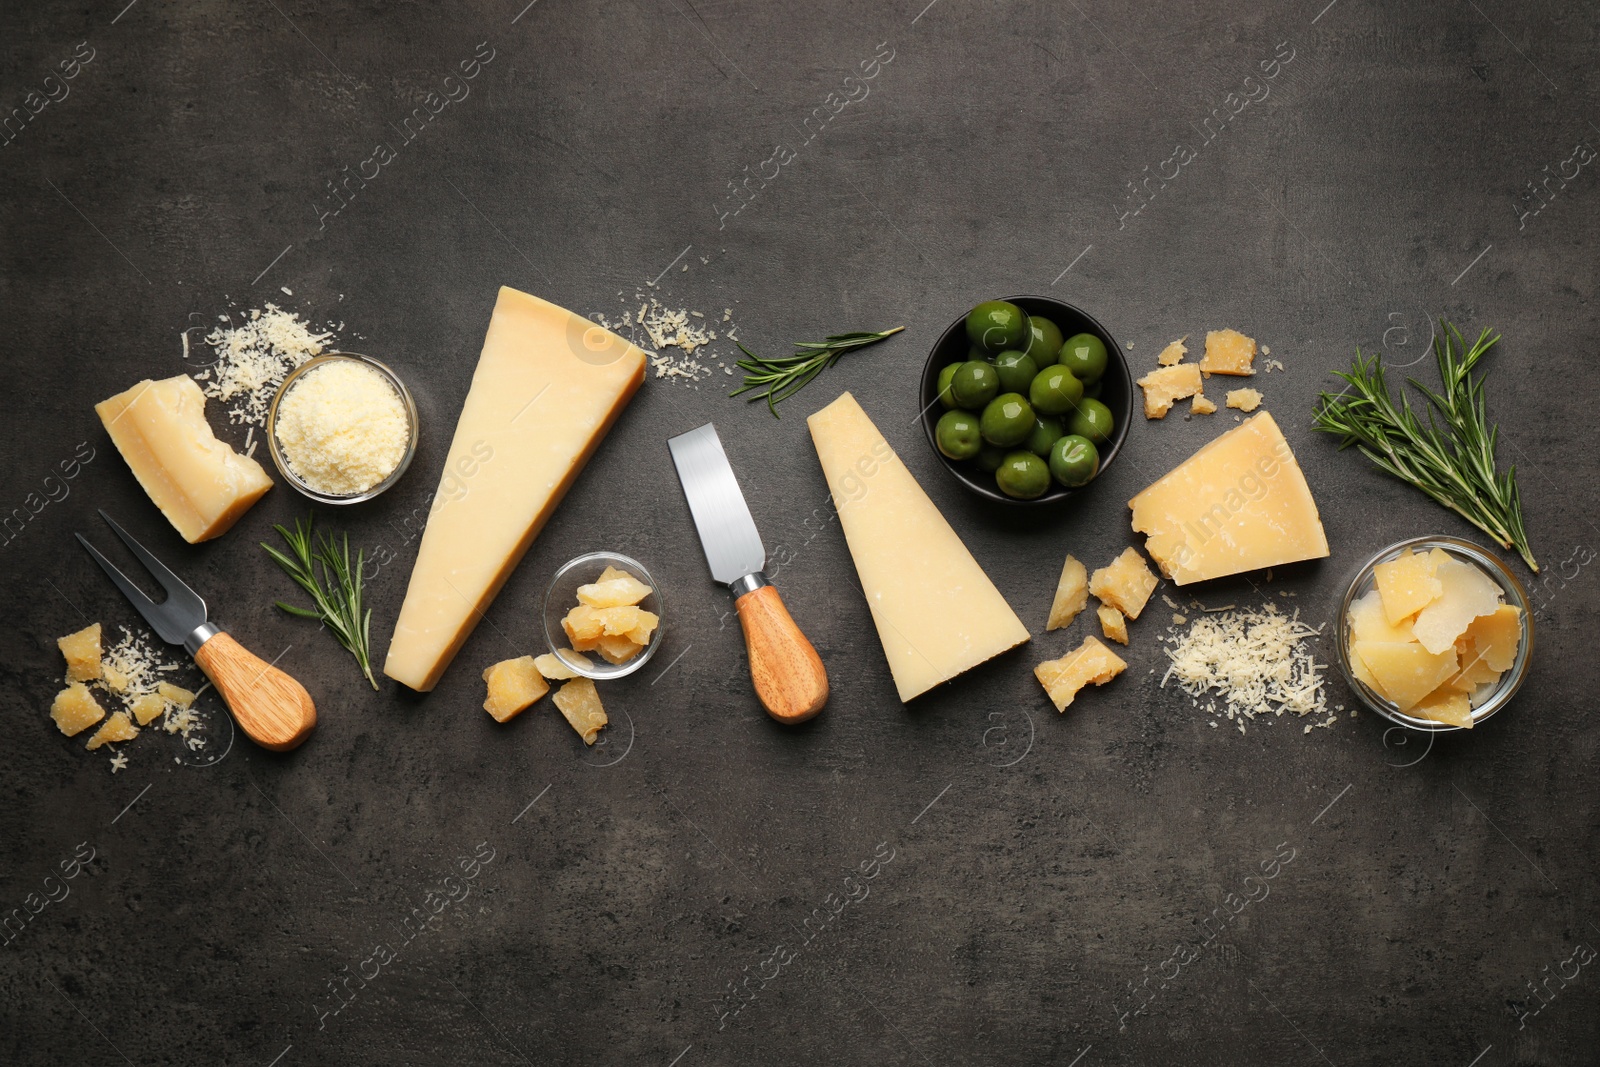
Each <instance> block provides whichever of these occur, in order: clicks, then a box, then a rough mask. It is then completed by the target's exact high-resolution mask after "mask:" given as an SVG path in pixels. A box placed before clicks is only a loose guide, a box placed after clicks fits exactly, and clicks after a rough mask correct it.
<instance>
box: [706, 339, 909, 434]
mask: <svg viewBox="0 0 1600 1067" xmlns="http://www.w3.org/2000/svg"><path fill="white" fill-rule="evenodd" d="M903 329H905V327H904V326H896V327H895V328H894V329H892V330H884V331H883V332H882V333H870V332H860V331H858V332H855V333H836V334H833V335H831V336H830V337H829V338H828V339H827V340H826V341H822V342H816V341H796V342H795V345H794V346H795V347H796V348H798V349H799V350H800V351H798V352H796V353H795V354H794V355H792V356H781V357H779V358H777V359H765V358H763V357H761V356H758V355H756V354H755V353H754V352H752V351H750V350H749V349H748V348H746V347H745V346H744V344H743V342H740V343H739V351H741V352H743V353H744V354H745V355H747V356H749V357H750V358H749V359H741V360H740V361H739V369H740V370H742V371H744V372H745V375H744V385H743V386H741V387H739V388H738V389H735V390H734V391H733V392H731V393H729V394H728V395H729V396H730V397H732V396H738V395H739V394H740V393H747V392H749V391H750V390H752V389H759V388H760V387H762V386H766V392H763V393H757V394H756V395H755V396H753V397H751V398H750V399H751V400H760V399H762V398H763V397H764V398H766V401H767V410H769V411H771V412H772V417H773V418H778V417H779V415H778V405H779V404H781V403H782V402H783V401H785V400H787V399H789V398H790V397H791V396H793V395H794V394H796V393H798V392H799V391H800V390H802V389H804V388H805V387H806V386H807V385H809V384H810V383H811V379H813V378H815V377H816V376H817V375H819V374H821V373H822V372H823V371H825V370H827V369H828V368H829V367H831V366H833V365H834V364H835V363H837V362H839V357H840V356H842V355H844V354H845V353H846V352H849V351H852V350H854V349H857V348H864V347H866V346H867V345H875V344H877V343H878V342H879V341H882V340H883V339H884V338H886V337H892V336H893V335H895V334H897V333H899V332H900V331H901V330H903Z"/></svg>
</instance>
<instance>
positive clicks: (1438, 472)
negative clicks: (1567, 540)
mask: <svg viewBox="0 0 1600 1067" xmlns="http://www.w3.org/2000/svg"><path fill="white" fill-rule="evenodd" d="M1440 325H1441V326H1442V327H1443V330H1442V333H1441V335H1439V336H1436V337H1435V338H1434V341H1433V355H1434V359H1435V360H1436V361H1437V362H1438V365H1439V380H1440V381H1441V382H1442V383H1443V386H1444V391H1443V392H1442V393H1436V392H1434V391H1433V390H1431V389H1429V388H1428V387H1427V386H1425V385H1423V384H1422V383H1421V382H1419V381H1417V380H1416V379H1415V378H1411V379H1408V381H1410V382H1411V384H1412V385H1413V386H1415V387H1416V388H1417V389H1418V390H1420V391H1421V392H1422V395H1423V396H1424V397H1426V398H1427V401H1428V403H1427V407H1426V409H1425V410H1426V411H1427V416H1428V417H1427V424H1426V425H1424V424H1423V420H1422V419H1420V418H1418V416H1417V412H1416V411H1415V410H1414V409H1413V408H1412V407H1411V401H1410V399H1408V398H1407V396H1406V394H1405V388H1404V387H1403V386H1402V387H1401V389H1400V400H1399V406H1396V404H1395V400H1394V398H1393V397H1391V395H1390V393H1389V385H1388V383H1387V382H1386V381H1385V380H1384V374H1383V362H1382V359H1381V358H1380V357H1378V356H1376V355H1375V356H1373V357H1372V358H1371V359H1367V358H1366V357H1364V356H1362V354H1361V350H1360V349H1359V348H1358V349H1356V359H1355V363H1354V365H1353V366H1352V367H1351V369H1350V372H1349V373H1339V377H1340V378H1343V379H1344V380H1345V381H1346V382H1347V383H1348V384H1349V388H1348V389H1346V390H1345V391H1344V392H1342V393H1339V394H1338V395H1333V394H1330V393H1323V394H1322V395H1321V396H1320V398H1319V399H1318V401H1317V410H1316V414H1315V418H1314V421H1313V425H1314V426H1315V427H1316V428H1317V429H1318V430H1322V431H1323V432H1325V433H1331V434H1337V435H1339V437H1341V438H1342V439H1343V440H1342V441H1341V442H1340V445H1339V447H1340V448H1346V447H1348V446H1350V445H1355V446H1356V447H1357V448H1358V449H1360V451H1361V453H1362V454H1363V455H1365V456H1366V457H1367V458H1368V459H1369V460H1371V461H1372V462H1373V464H1374V465H1376V466H1377V467H1378V469H1380V470H1382V471H1385V472H1387V473H1389V474H1391V475H1393V476H1394V477H1396V478H1399V479H1400V480H1401V481H1404V482H1408V483H1410V484H1411V485H1413V486H1416V487H1417V488H1418V489H1420V490H1422V491H1423V492H1424V493H1426V494H1427V495H1428V496H1429V497H1430V498H1431V499H1433V500H1434V501H1435V502H1436V503H1439V504H1442V505H1443V506H1445V507H1447V508H1449V509H1450V510H1451V511H1454V512H1455V513H1456V514H1458V515H1460V516H1461V517H1462V518H1464V519H1466V520H1467V521H1468V522H1470V523H1472V524H1473V525H1474V526H1476V527H1478V529H1480V530H1482V531H1483V532H1484V533H1486V534H1488V535H1489V536H1490V537H1493V538H1494V539H1495V540H1496V541H1499V542H1500V544H1501V546H1502V547H1505V548H1513V547H1514V548H1515V549H1516V550H1517V551H1518V552H1519V553H1520V554H1521V555H1522V558H1523V560H1525V561H1526V562H1527V564H1528V567H1529V568H1530V569H1532V570H1533V571H1534V573H1538V570H1539V565H1538V564H1537V563H1535V562H1534V559H1533V550H1532V548H1530V547H1529V545H1528V534H1527V531H1526V530H1525V529H1524V528H1523V524H1522V496H1521V494H1520V493H1519V492H1518V490H1517V479H1516V475H1517V468H1516V466H1515V465H1513V466H1512V467H1511V468H1510V469H1509V470H1507V471H1506V472H1505V473H1504V474H1501V473H1498V472H1497V471H1496V468H1495V458H1494V451H1495V444H1496V442H1497V440H1498V438H1499V435H1500V429H1499V427H1498V426H1495V425H1493V424H1491V423H1490V422H1489V419H1488V414H1487V411H1486V409H1485V404H1484V396H1483V376H1482V375H1479V376H1478V377H1473V375H1472V369H1473V367H1474V366H1475V365H1476V364H1477V362H1478V360H1479V359H1481V358H1482V357H1483V354H1484V353H1485V352H1487V351H1489V349H1490V348H1492V347H1493V346H1494V344H1495V342H1497V341H1499V340H1500V336H1499V335H1498V334H1495V333H1493V332H1492V331H1490V330H1484V331H1483V333H1481V334H1480V335H1479V336H1478V340H1477V341H1476V342H1474V343H1473V345H1472V346H1471V347H1470V348H1469V347H1468V346H1467V343H1466V339H1465V338H1463V337H1462V336H1461V331H1459V330H1457V329H1456V328H1455V327H1454V326H1452V325H1451V324H1450V323H1448V322H1445V321H1443V320H1440Z"/></svg>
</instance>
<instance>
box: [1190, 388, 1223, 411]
mask: <svg viewBox="0 0 1600 1067" xmlns="http://www.w3.org/2000/svg"><path fill="white" fill-rule="evenodd" d="M1216 410H1217V405H1216V404H1215V403H1213V402H1212V401H1210V400H1207V399H1206V397H1205V394H1203V393H1196V394H1194V399H1193V400H1191V401H1189V414H1191V415H1210V414H1212V413H1214V412H1215V411H1216Z"/></svg>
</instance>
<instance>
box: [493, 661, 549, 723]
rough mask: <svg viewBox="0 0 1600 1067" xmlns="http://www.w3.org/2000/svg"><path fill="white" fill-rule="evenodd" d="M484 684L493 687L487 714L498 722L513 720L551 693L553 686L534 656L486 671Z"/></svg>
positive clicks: (506, 662) (503, 663)
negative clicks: (541, 671) (542, 673)
mask: <svg viewBox="0 0 1600 1067" xmlns="http://www.w3.org/2000/svg"><path fill="white" fill-rule="evenodd" d="M483 680H484V681H485V682H486V683H488V686H489V692H488V695H487V696H486V697H484V701H483V710H484V711H487V712H488V713H489V715H490V717H491V718H493V719H494V721H495V722H506V721H508V720H510V719H512V718H513V717H515V716H516V715H517V713H518V712H520V711H522V710H523V709H524V708H526V707H528V706H529V705H530V704H532V703H533V702H534V701H536V700H538V699H539V698H540V697H542V696H544V695H545V694H546V693H548V692H549V691H550V683H549V682H547V681H545V680H544V676H543V675H541V674H540V673H539V670H538V668H537V667H535V666H534V663H533V657H532V656H518V657H517V658H516V659H508V660H502V661H501V662H499V663H496V664H493V665H492V666H489V667H485V668H484V671H483Z"/></svg>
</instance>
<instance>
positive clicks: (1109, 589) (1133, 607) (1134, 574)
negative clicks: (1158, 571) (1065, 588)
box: [1089, 548, 1161, 644]
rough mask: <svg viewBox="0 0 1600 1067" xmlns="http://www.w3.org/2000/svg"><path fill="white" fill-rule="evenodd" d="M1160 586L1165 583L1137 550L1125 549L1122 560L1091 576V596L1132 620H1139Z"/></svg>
mask: <svg viewBox="0 0 1600 1067" xmlns="http://www.w3.org/2000/svg"><path fill="white" fill-rule="evenodd" d="M1159 584H1161V579H1159V578H1157V577H1156V576H1155V573H1154V572H1152V571H1151V570H1150V565H1149V564H1147V563H1145V561H1144V557H1143V556H1141V555H1139V550H1138V549H1136V548H1125V549H1123V550H1122V554H1121V555H1120V556H1118V557H1117V558H1116V559H1114V560H1112V561H1111V562H1110V563H1108V564H1106V565H1105V566H1104V567H1101V568H1100V569H1099V570H1097V571H1095V572H1094V573H1093V574H1091V575H1090V576H1089V592H1091V593H1093V594H1094V595H1095V596H1097V597H1099V598H1100V599H1101V601H1102V602H1104V603H1106V604H1109V605H1110V606H1111V607H1114V608H1116V609H1117V610H1118V611H1120V612H1121V613H1122V614H1124V615H1126V616H1127V617H1128V618H1130V619H1137V618H1138V617H1139V613H1140V612H1141V611H1143V610H1144V606H1145V604H1147V603H1148V602H1149V600H1150V594H1151V593H1153V592H1155V591H1156V586H1157V585H1159ZM1123 644H1127V642H1126V641H1124V642H1123Z"/></svg>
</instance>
